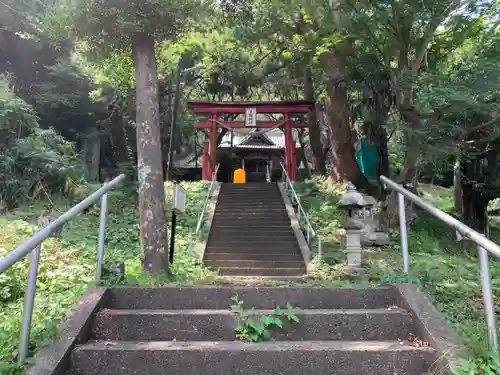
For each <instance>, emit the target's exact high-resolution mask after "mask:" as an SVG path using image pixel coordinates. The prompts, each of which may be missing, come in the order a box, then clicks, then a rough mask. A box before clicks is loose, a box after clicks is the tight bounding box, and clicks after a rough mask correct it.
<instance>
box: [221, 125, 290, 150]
mask: <svg viewBox="0 0 500 375" xmlns="http://www.w3.org/2000/svg"><path fill="white" fill-rule="evenodd" d="M244 130H245V132H240V131H238V132H236V131H234V132H233V147H237V148H260V149H266V148H269V149H283V148H285V135H284V134H283V132H282V131H281V130H279V129H271V130H269V131H267V132H265V133H260V134H261V136H263V137H265V138H267V139H268V140H269V141H270V142H271V143H272V145H266V144H252V145H246V144H244V143H245V141H247V140H248V138H249V137H251V136H252V133H253V132H255V130H254V129H244ZM296 146H297V147H300V142H298V141H297V142H296ZM219 147H220V148H230V147H231V132H227V133H226V134H225V135H224V137H223V138H222V142H221V143H220V145H219Z"/></svg>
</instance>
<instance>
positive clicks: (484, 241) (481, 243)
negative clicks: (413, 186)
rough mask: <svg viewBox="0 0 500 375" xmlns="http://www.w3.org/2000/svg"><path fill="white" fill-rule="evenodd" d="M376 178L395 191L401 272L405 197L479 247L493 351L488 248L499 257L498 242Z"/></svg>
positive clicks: (494, 333) (495, 342)
mask: <svg viewBox="0 0 500 375" xmlns="http://www.w3.org/2000/svg"><path fill="white" fill-rule="evenodd" d="M380 181H382V183H384V184H385V185H386V186H387V187H389V188H390V189H391V190H393V191H395V192H396V193H397V195H398V214H399V225H400V230H401V250H402V252H403V263H404V270H405V273H407V274H408V273H409V271H410V266H409V260H408V259H409V254H408V231H407V227H406V212H405V201H404V200H405V198H406V199H408V200H409V201H411V202H412V203H414V204H416V205H417V206H419V207H420V208H422V209H424V210H425V211H427V212H428V213H430V214H431V215H432V216H434V217H436V218H437V219H439V220H441V221H442V222H444V223H445V224H447V225H449V226H451V227H452V228H454V229H455V230H456V231H457V232H459V233H460V234H461V235H462V236H463V237H465V238H469V239H470V240H472V241H473V242H475V243H476V245H477V246H478V250H479V261H480V266H481V278H482V289H483V302H484V309H485V314H486V322H487V325H488V343H489V345H490V348H491V349H492V350H493V351H495V352H497V351H498V337H497V331H496V329H497V328H496V318H495V309H494V305H493V291H492V287H491V276H490V270H489V267H488V252H490V253H491V254H493V255H495V256H496V257H498V258H500V246H498V245H497V244H496V243H494V242H493V241H491V240H490V239H488V238H486V237H485V236H484V235H483V234H482V233H479V232H477V231H475V230H474V229H472V228H471V227H469V226H467V225H465V224H464V223H462V222H461V221H459V220H457V219H455V218H454V217H452V216H451V215H448V214H447V213H446V212H444V211H441V210H440V209H439V208H437V207H434V206H433V205H432V204H430V203H428V202H426V201H425V200H423V199H422V198H420V197H419V196H417V195H415V194H413V193H412V192H410V191H408V190H407V189H405V188H404V187H403V186H401V185H399V184H398V183H396V182H394V181H392V180H391V179H389V178H387V177H385V176H380Z"/></svg>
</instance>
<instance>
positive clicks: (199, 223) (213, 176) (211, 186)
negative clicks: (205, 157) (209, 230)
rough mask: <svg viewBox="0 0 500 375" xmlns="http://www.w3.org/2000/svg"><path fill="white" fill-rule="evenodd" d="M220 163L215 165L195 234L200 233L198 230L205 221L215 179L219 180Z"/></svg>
mask: <svg viewBox="0 0 500 375" xmlns="http://www.w3.org/2000/svg"><path fill="white" fill-rule="evenodd" d="M219 166H220V164H217V166H216V167H215V172H214V174H213V175H212V182H211V183H210V187H209V188H208V192H207V196H206V197H205V202H204V203H203V207H202V209H201V213H200V216H199V218H198V223H197V224H196V231H195V234H198V232H199V231H200V229H201V223H202V222H203V216H204V215H205V210H206V209H207V205H208V200H209V199H210V196H211V195H212V188H213V186H214V183H215V181H216V180H217V171H218V170H219Z"/></svg>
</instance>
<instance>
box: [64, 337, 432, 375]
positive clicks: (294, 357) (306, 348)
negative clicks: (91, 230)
mask: <svg viewBox="0 0 500 375" xmlns="http://www.w3.org/2000/svg"><path fill="white" fill-rule="evenodd" d="M435 357H436V355H435V352H434V351H433V350H432V349H430V348H427V347H423V348H422V347H420V348H419V347H413V346H410V345H408V344H401V343H399V342H397V341H365V342H358V341H302V342H294V341H288V342H264V343H245V342H241V341H229V342H218V341H198V342H180V341H174V342H172V341H153V342H130V341H123V342H120V341H106V342H96V343H88V344H85V345H81V346H78V347H76V348H75V350H74V351H73V353H72V354H71V366H72V368H73V372H72V374H73V375H139V374H141V375H142V374H148V375H164V374H182V375H200V374H204V375H221V374H224V375H236V374H238V375H257V374H259V375H264V374H265V375H283V374H287V375H304V374H315V375H389V374H390V375H422V374H424V373H425V372H426V371H427V370H428V368H429V366H430V365H431V364H432V362H433V361H434V360H435Z"/></svg>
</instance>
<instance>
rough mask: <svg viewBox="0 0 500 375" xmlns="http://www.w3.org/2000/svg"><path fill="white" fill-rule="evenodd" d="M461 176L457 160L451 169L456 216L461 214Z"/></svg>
mask: <svg viewBox="0 0 500 375" xmlns="http://www.w3.org/2000/svg"><path fill="white" fill-rule="evenodd" d="M461 175H462V173H461V172H460V160H459V159H457V161H456V162H455V165H454V167H453V206H454V208H455V211H456V212H457V213H458V214H462V213H463V201H462V182H461V180H462V179H461Z"/></svg>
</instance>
